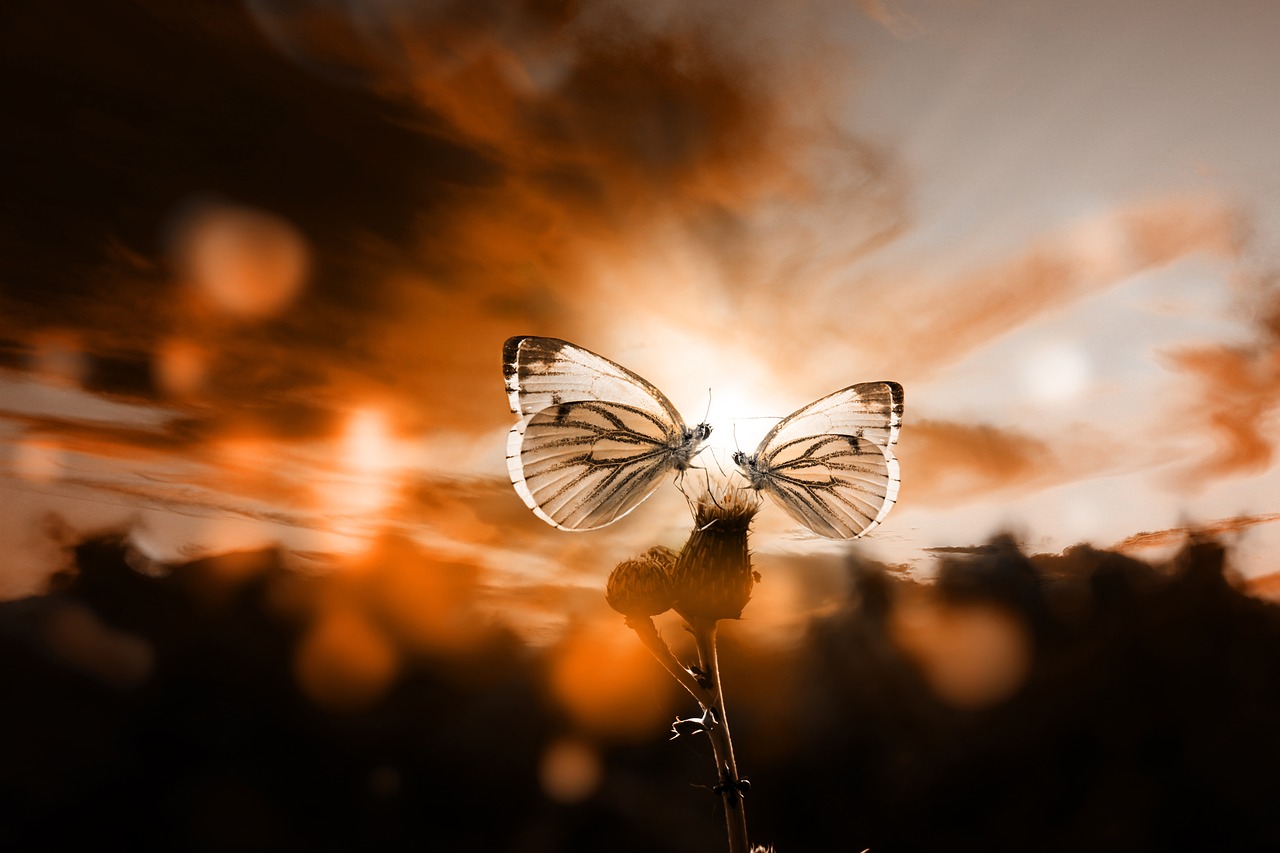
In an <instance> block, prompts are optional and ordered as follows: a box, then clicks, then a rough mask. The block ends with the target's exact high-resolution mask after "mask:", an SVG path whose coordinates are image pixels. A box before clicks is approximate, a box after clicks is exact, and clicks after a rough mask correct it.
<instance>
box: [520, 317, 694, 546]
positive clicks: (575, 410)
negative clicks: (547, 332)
mask: <svg viewBox="0 0 1280 853" xmlns="http://www.w3.org/2000/svg"><path fill="white" fill-rule="evenodd" d="M503 366H504V373H505V375H506V381H507V393H508V396H509V399H510V403H511V409H512V411H513V412H515V413H516V414H517V415H519V416H520V420H519V421H518V422H517V423H516V425H515V426H514V427H513V428H512V429H511V432H510V435H509V436H508V439H507V469H508V472H509V473H510V475H511V482H512V484H513V485H514V486H515V489H516V492H517V494H519V495H520V497H521V499H522V500H524V502H525V504H526V505H527V506H528V507H529V508H530V509H532V510H533V511H534V513H536V514H537V515H538V517H539V518H541V519H543V520H544V521H546V522H548V523H549V524H553V525H555V526H556V527H559V528H560V529H562V530H592V529H595V528H597V527H603V526H605V525H606V524H611V523H612V522H614V521H617V520H618V519H619V518H621V517H622V516H624V515H626V514H627V513H629V512H630V511H631V510H633V509H635V508H636V507H637V506H638V505H639V504H640V503H641V502H642V501H644V499H645V498H647V497H649V495H651V494H653V492H654V491H655V490H656V489H657V488H658V486H659V485H660V483H661V482H662V479H663V477H665V476H666V475H667V474H668V473H669V472H671V471H672V470H675V469H683V468H684V467H686V466H687V465H688V461H689V459H690V458H691V457H692V455H693V453H694V452H695V451H696V449H697V445H698V444H699V443H700V442H701V440H702V439H703V438H705V436H706V432H709V428H708V429H707V430H706V431H704V430H703V427H702V425H700V427H699V429H698V430H690V429H688V428H687V427H686V426H685V422H684V420H683V419H682V418H681V417H680V415H679V413H677V412H676V410H675V408H674V407H673V406H672V405H671V402H670V401H669V400H668V399H667V398H666V396H665V395H664V394H663V393H662V392H661V391H659V390H658V389H657V388H656V387H654V386H653V385H652V384H650V383H649V382H647V381H646V380H644V379H643V378H641V377H640V376H637V375H636V374H634V373H632V372H631V371H629V370H627V369H626V368H624V367H622V366H620V365H617V364H614V363H613V362H611V361H609V360H608V359H606V358H604V357H602V356H598V355H596V354H595V353H593V352H590V351H589V350H585V349H583V348H581V347H579V346H576V345H574V344H571V343H569V342H567V341H562V340H558V339H556V338H539V337H519V338H511V339H510V340H508V341H507V342H506V345H505V346H504V348H503Z"/></svg>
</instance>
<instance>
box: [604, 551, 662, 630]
mask: <svg viewBox="0 0 1280 853" xmlns="http://www.w3.org/2000/svg"><path fill="white" fill-rule="evenodd" d="M675 562H676V552H675V551H672V550H671V549H670V548H664V547H662V546H660V545H659V546H657V547H654V548H650V549H649V550H648V551H645V552H644V553H643V554H641V555H640V556H639V557H634V558H632V559H630V560H623V561H622V562H621V563H619V564H618V565H617V566H615V567H614V569H613V571H612V572H610V573H609V582H608V585H607V586H606V587H605V593H604V597H605V600H606V601H608V602H609V606H610V607H612V608H613V609H614V610H616V611H618V612H619V613H621V614H622V615H623V616H657V615H658V614H659V613H666V612H667V611H668V610H670V609H671V605H672V604H673V603H674V595H673V593H672V591H671V569H672V567H673V566H674V565H675Z"/></svg>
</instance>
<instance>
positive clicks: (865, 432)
mask: <svg viewBox="0 0 1280 853" xmlns="http://www.w3.org/2000/svg"><path fill="white" fill-rule="evenodd" d="M902 401H903V394H902V386H901V385H899V384H898V383H897V382H863V383H861V384H860V385H851V386H849V387H848V388H842V389H841V390H839V391H836V392H835V393H834V394H828V395H827V396H825V397H823V398H822V399H820V400H817V401H815V402H813V403H810V404H809V405H807V406H805V407H804V408H803V409H800V410H799V411H797V412H795V413H794V414H792V415H790V416H788V417H786V418H783V419H782V421H780V422H779V423H778V425H777V426H775V427H774V428H773V429H772V430H771V431H770V432H769V434H768V435H766V436H765V437H764V440H763V441H762V442H760V447H761V449H763V448H765V447H769V446H774V447H776V446H778V445H781V444H785V443H786V442H788V441H791V440H793V439H797V438H805V437H807V436H815V435H856V436H858V437H859V438H865V439H866V440H868V441H870V442H871V443H872V444H878V445H880V446H881V447H892V446H893V445H894V444H896V443H897V442H898V430H899V429H900V428H901V426H902Z"/></svg>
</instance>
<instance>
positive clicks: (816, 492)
mask: <svg viewBox="0 0 1280 853" xmlns="http://www.w3.org/2000/svg"><path fill="white" fill-rule="evenodd" d="M902 400H903V396H902V386H901V385H899V384H898V383H896V382H864V383H862V384H860V385H851V386H850V387H848V388H844V389H842V390H840V391H836V392H835V393H834V394H828V395H827V396H825V397H823V398H822V399H821V400H818V401H816V402H813V403H810V404H809V405H807V406H805V407H804V408H802V409H800V410H799V411H796V412H794V413H792V414H790V415H788V416H787V417H785V418H783V419H782V420H781V421H780V422H779V423H778V424H777V425H776V426H775V427H774V428H773V429H772V430H770V431H769V434H768V435H766V436H765V437H764V440H763V441H761V442H760V446H759V447H758V448H757V449H756V452H755V453H753V454H751V455H749V456H748V455H747V454H746V453H743V452H742V451H741V450H739V451H737V452H736V453H734V454H733V461H734V463H735V464H737V466H738V467H739V468H740V469H741V471H742V474H743V476H745V477H746V479H747V481H748V483H749V484H750V486H751V488H753V489H755V490H757V491H764V492H767V493H768V494H769V496H770V497H772V498H773V500H774V501H776V502H777V503H778V504H779V505H780V506H781V507H782V508H783V509H784V510H786V512H787V514H788V515H790V516H791V517H792V518H794V519H795V520H796V521H798V522H800V523H801V524H803V525H804V526H805V527H807V528H809V529H810V530H812V531H813V532H814V533H817V534H818V535H819V536H825V537H827V538H828V539H856V538H857V537H859V536H861V535H863V534H864V533H866V532H867V531H869V530H871V529H872V528H873V527H875V526H876V525H877V524H879V523H880V522H881V521H883V520H884V518H885V516H887V515H888V514H889V510H890V509H892V508H893V504H894V501H896V500H897V498H898V482H899V480H898V460H897V458H896V457H895V456H894V455H893V450H892V448H893V445H894V444H895V443H896V442H897V440H898V430H899V428H900V427H901V425H902Z"/></svg>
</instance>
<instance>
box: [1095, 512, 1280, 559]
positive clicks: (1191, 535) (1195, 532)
mask: <svg viewBox="0 0 1280 853" xmlns="http://www.w3.org/2000/svg"><path fill="white" fill-rule="evenodd" d="M1276 521H1280V513H1274V512H1273V513H1264V514H1261V515H1238V516H1235V517H1233V518H1223V519H1219V520H1217V521H1211V522H1207V523H1205V524H1196V525H1185V526H1181V527H1171V528H1169V529H1167V530H1156V531H1151V532H1146V531H1144V532H1142V533H1135V534H1133V535H1132V536H1129V537H1126V538H1125V539H1122V540H1121V541H1119V542H1117V543H1116V544H1115V545H1114V546H1113V549H1114V550H1116V551H1123V552H1129V551H1135V550H1143V549H1148V548H1167V547H1170V546H1181V545H1184V544H1185V543H1186V542H1188V541H1189V540H1193V539H1197V538H1201V539H1202V538H1205V537H1210V538H1220V537H1223V536H1225V535H1227V534H1231V533H1236V532H1238V531H1241V530H1247V529H1249V528H1250V527H1254V526H1256V525H1259V524H1271V523H1273V522H1276Z"/></svg>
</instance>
